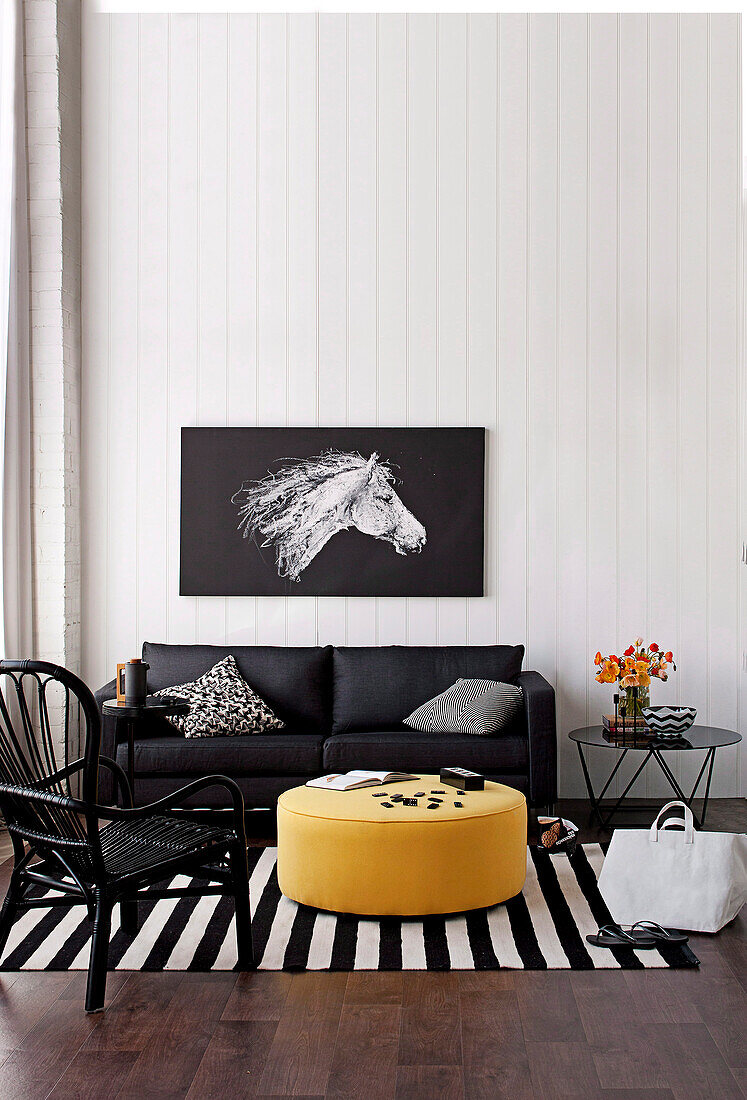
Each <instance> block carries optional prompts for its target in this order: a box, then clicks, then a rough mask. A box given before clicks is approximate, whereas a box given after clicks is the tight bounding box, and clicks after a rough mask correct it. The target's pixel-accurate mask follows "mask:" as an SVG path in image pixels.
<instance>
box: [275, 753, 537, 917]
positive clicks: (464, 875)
mask: <svg viewBox="0 0 747 1100" xmlns="http://www.w3.org/2000/svg"><path fill="white" fill-rule="evenodd" d="M437 789H438V790H443V791H444V794H442V795H439V796H438V797H440V798H442V799H443V802H442V804H441V807H440V809H438V810H429V809H427V804H428V799H427V798H420V799H418V806H417V807H414V806H402V805H401V804H400V803H395V804H394V807H393V808H392V809H386V808H385V807H384V806H382V805H381V803H382V802H384V801H388V800H387V799H382V798H374V797H372V796H373V794H374V793H381V791H386V792H387V793H388V794H397V793H399V794H402V795H404V796H405V798H408V797H412V795H414V794H415V792H416V791H425V792H426V793H427V794H430V793H431V792H432V791H433V790H437ZM455 802H462V803H463V807H462V808H461V809H459V808H457V807H455V806H454V803H455ZM526 844H527V809H526V800H525V798H524V795H523V794H521V793H520V792H519V791H515V790H514V789H513V788H512V787H505V786H503V784H501V783H489V782H486V784H485V790H484V791H468V792H467V793H466V794H464V795H458V794H457V793H456V790H455V789H454V788H453V787H447V786H444V785H442V784H441V782H440V781H439V778H438V776H436V775H424V776H422V777H421V778H420V779H418V780H415V781H408V782H406V783H387V784H386V785H385V786H383V787H365V788H363V789H362V790H358V791H330V790H320V789H319V788H315V787H294V788H293V790H290V791H285V793H284V794H282V795H281V796H280V798H279V799H278V882H279V884H280V889H281V890H282V892H283V893H284V894H285V895H286V897H289V898H292V899H293V900H294V901H298V902H301V903H302V904H303V905H311V906H313V907H314V908H316V909H329V910H331V911H332V912H336V913H358V914H360V915H370V916H402V917H409V916H423V915H425V914H427V913H461V912H463V911H465V910H467V909H478V908H482V907H487V906H490V905H496V904H497V903H498V902H500V901H507V900H508V899H509V898H512V897H514V896H515V895H516V894H518V893H519V892H520V891H521V888H522V887H523V885H524V878H525V876H526V859H527V848H526Z"/></svg>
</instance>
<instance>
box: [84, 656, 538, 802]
mask: <svg viewBox="0 0 747 1100" xmlns="http://www.w3.org/2000/svg"><path fill="white" fill-rule="evenodd" d="M229 653H232V654H233V655H234V657H235V658H236V661H237V664H238V666H239V669H240V670H241V673H242V675H243V676H244V678H245V679H246V680H247V682H248V683H249V684H250V685H251V686H252V687H253V688H254V690H255V691H256V692H257V693H258V694H259V695H260V696H261V697H262V698H263V699H265V700H266V701H267V702H268V703H269V705H270V706H271V707H272V709H273V710H274V711H275V713H276V714H277V715H278V716H279V717H280V718H282V719H283V720H284V721H285V723H286V725H287V727H288V729H287V732H285V731H282V732H278V733H268V734H256V735H250V736H243V737H214V738H213V737H208V738H184V737H182V736H181V734H179V733H178V732H177V731H176V730H175V729H174V727H173V726H171V725H169V723H168V722H166V721H165V720H163V719H156V720H152V721H149V722H148V723H145V722H141V723H139V724H138V727H137V734H136V741H135V779H136V783H135V799H136V802H137V803H140V804H142V803H145V802H150V801H153V800H155V799H157V798H161V797H163V796H164V795H166V794H169V793H170V792H172V791H174V790H176V789H177V788H178V787H180V786H182V785H183V784H184V783H186V782H188V781H189V780H191V779H196V778H198V777H199V776H204V775H211V774H220V775H228V776H230V777H231V778H233V779H235V780H236V782H237V783H238V784H239V786H240V788H241V790H242V792H243V795H244V799H245V803H246V805H247V807H269V806H273V805H274V804H275V801H276V799H277V797H278V795H279V794H281V793H282V791H284V790H287V789H288V788H289V787H295V786H298V785H299V784H301V783H304V782H305V781H306V780H307V779H308V778H309V777H310V776H314V775H323V774H325V773H326V772H331V771H348V770H350V769H352V768H386V769H388V770H402V771H414V772H419V771H431V772H437V771H438V770H439V768H441V767H448V766H461V767H465V768H471V769H473V770H474V771H479V772H482V773H483V774H484V775H486V776H488V777H489V778H491V779H495V780H497V781H499V782H502V783H507V784H509V785H510V786H512V787H516V788H518V789H519V790H521V791H523V792H524V794H526V796H527V799H528V801H529V804H530V805H531V806H535V807H537V806H550V805H552V803H554V801H555V797H556V736H555V692H554V691H553V688H552V687H551V686H550V684H548V683H547V681H546V680H545V679H544V678H543V677H542V676H540V674H539V673H538V672H522V671H521V665H522V660H523V657H524V647H523V646H520V645H519V646H506V645H497V646H375V647H337V646H324V647H321V646H320V647H309V648H292V647H279V646H208V645H163V644H160V643H159V644H156V643H152V642H146V643H145V644H144V645H143V660H144V661H146V662H147V663H148V664H149V665H150V670H149V672H148V689H149V691H158V690H159V689H160V688H165V687H171V686H173V685H175V684H180V683H185V682H188V681H190V680H193V679H195V678H196V677H197V676H200V675H202V674H203V673H204V672H207V670H208V669H209V668H211V667H212V666H213V665H214V664H215V663H216V661H219V660H221V658H223V657H225V656H226V655H227V654H229ZM459 677H467V678H470V679H486V680H502V681H504V682H512V683H516V684H519V685H520V686H521V688H522V689H523V692H524V713H523V714H522V715H521V717H520V718H519V719H517V720H516V722H514V723H513V724H512V726H511V727H510V728H509V729H508V730H506V731H504V732H503V733H501V734H500V735H499V736H497V737H477V736H473V735H470V734H443V733H432V734H431V733H419V732H417V731H415V730H411V729H408V728H407V727H406V726H404V725H403V724H402V719H403V718H405V717H406V716H407V715H408V714H410V713H411V712H412V711H413V710H414V709H415V707H417V706H419V705H420V704H421V703H424V702H425V701H426V700H427V699H430V698H432V697H433V696H434V695H436V694H438V693H439V692H441V691H444V690H445V689H446V688H448V687H450V686H451V684H453V683H454V681H455V680H457V679H459ZM115 695H116V688H115V681H114V680H112V681H110V683H108V684H106V685H105V686H104V687H103V688H101V689H100V690H99V691H98V692H96V701H97V702H98V704H99V707H101V704H102V703H103V702H104V701H105V700H106V699H112V698H114V697H115ZM116 725H117V723H116V719H113V718H110V717H109V716H108V715H105V716H104V718H103V730H102V747H101V751H102V753H103V754H104V755H107V756H116V759H117V760H118V761H119V763H120V764H122V765H124V763H125V761H126V758H127V748H126V745H125V744H122V743H120V744H115V740H116ZM101 784H102V786H101V791H100V799H101V800H102V801H111V800H112V799H113V797H114V795H113V791H112V788H111V785H110V783H109V781H108V779H107V777H106V776H105V775H102V780H101ZM211 795H212V796H213V797H214V798H215V799H216V800H218V801H216V802H214V803H211V802H210V801H209V799H210V796H211ZM199 798H200V804H201V805H211V804H213V805H218V804H221V803H220V799H221V793H220V791H218V790H216V791H215V792H212V791H209V792H206V793H201V794H200V796H199Z"/></svg>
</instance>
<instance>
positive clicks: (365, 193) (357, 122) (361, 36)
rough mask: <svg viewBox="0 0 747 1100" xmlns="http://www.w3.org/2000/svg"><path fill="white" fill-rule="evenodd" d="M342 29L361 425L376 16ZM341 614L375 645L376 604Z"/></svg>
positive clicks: (354, 601) (353, 355) (369, 365)
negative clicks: (344, 38) (345, 53)
mask: <svg viewBox="0 0 747 1100" xmlns="http://www.w3.org/2000/svg"><path fill="white" fill-rule="evenodd" d="M346 29H347V38H348V41H347V48H348V74H347V75H348V79H347V142H348V190H347V204H348V217H347V229H348V249H347V263H348V345H347V396H348V409H347V413H348V418H349V421H350V423H351V424H358V425H360V424H374V423H375V422H376V390H377V386H376V381H377V379H376V16H375V15H365V16H361V17H359V18H352V19H348V20H347V28H346ZM351 76H352V79H351ZM384 457H386V456H384ZM345 613H346V631H347V640H348V643H349V644H350V645H374V644H375V643H376V600H375V599H374V598H373V597H372V598H370V599H367V598H363V597H361V598H353V597H351V598H350V599H348V600H346V606H345Z"/></svg>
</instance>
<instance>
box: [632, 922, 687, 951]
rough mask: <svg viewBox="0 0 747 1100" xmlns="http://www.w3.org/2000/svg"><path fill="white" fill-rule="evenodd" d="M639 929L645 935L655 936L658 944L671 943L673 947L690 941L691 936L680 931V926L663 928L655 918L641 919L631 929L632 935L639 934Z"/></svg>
mask: <svg viewBox="0 0 747 1100" xmlns="http://www.w3.org/2000/svg"><path fill="white" fill-rule="evenodd" d="M638 929H640V930H641V932H642V933H643V934H644V935H645V936H653V937H654V939H655V940H656V942H657V944H662V943H669V944H671V945H672V947H678V946H681V945H682V944H683V943H688V941H689V939H690V937H689V936H686V935H685V933H684V932H680V931H679V929H678V928H662V926H661V925H660V924H657V923H656V921H653V920H639V921H636V923H635V924H634V925H633V927H632V928H631V929H630V934H631V936H638V935H639V934H640V933H639V931H638Z"/></svg>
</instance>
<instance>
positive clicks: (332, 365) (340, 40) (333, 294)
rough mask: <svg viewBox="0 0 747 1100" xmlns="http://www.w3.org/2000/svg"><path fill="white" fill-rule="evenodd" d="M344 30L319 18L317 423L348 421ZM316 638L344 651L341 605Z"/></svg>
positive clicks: (325, 615)
mask: <svg viewBox="0 0 747 1100" xmlns="http://www.w3.org/2000/svg"><path fill="white" fill-rule="evenodd" d="M347 73H348V62H347V27H346V18H345V16H341V15H326V14H322V15H320V16H319V200H318V201H319V367H318V377H319V418H320V423H321V424H345V423H346V422H347V415H348V411H347V410H348V353H347V337H348V333H347V325H348V271H347V264H348V260H347V256H348V216H347V209H348V148H347V145H348V126H347V82H348V77H347ZM318 609H319V610H318V624H319V625H318V629H319V637H320V638H321V639H322V640H323V641H324V642H325V643H327V642H329V643H331V644H335V645H344V644H345V641H346V620H345V600H343V599H339V598H335V597H331V596H325V597H321V598H320V599H319V601H318Z"/></svg>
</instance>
